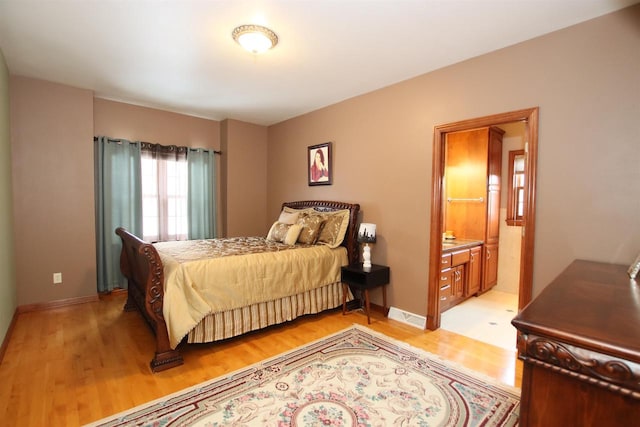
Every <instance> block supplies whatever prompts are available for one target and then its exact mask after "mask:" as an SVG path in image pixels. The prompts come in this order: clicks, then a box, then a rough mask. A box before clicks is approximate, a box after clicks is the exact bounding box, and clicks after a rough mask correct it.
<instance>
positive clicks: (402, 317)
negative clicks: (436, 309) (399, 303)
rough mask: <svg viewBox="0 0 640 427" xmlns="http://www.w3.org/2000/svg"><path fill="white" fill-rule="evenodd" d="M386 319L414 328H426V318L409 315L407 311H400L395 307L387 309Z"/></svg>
mask: <svg viewBox="0 0 640 427" xmlns="http://www.w3.org/2000/svg"><path fill="white" fill-rule="evenodd" d="M387 317H388V318H389V319H393V320H397V321H398V322H402V323H406V324H407V325H411V326H415V327H416V328H420V329H424V328H426V327H427V318H426V317H424V316H419V315H417V314H413V313H409V312H408V311H404V310H400V309H399V308H396V307H391V308H390V309H389V314H388V315H387Z"/></svg>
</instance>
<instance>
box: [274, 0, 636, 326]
mask: <svg viewBox="0 0 640 427" xmlns="http://www.w3.org/2000/svg"><path fill="white" fill-rule="evenodd" d="M638 22H640V6H634V7H632V8H628V9H625V10H622V11H620V12H617V13H614V14H610V15H606V16H603V17H601V18H598V19H595V20H592V21H589V22H586V23H583V24H580V25H577V26H575V27H571V28H568V29H565V30H562V31H558V32H555V33H552V34H549V35H546V36H543V37H540V38H536V39H534V40H530V41H527V42H524V43H521V44H518V45H515V46H512V47H509V48H506V49H502V50H500V51H496V52H493V53H490V54H487V55H483V56H480V57H477V58H474V59H471V60H468V61H465V62H462V63H459V64H456V65H453V66H451V67H447V68H445V69H441V70H438V71H435V72H432V73H428V74H425V75H422V76H419V77H416V78H414V79H411V80H408V81H405V82H402V83H399V84H397V85H394V86H391V87H387V88H384V89H381V90H378V91H375V92H371V93H368V94H365V95H362V96H359V97H356V98H353V99H350V100H347V101H344V102H342V103H339V104H336V105H333V106H330V107H327V108H324V109H321V110H318V111H315V112H312V113H310V114H306V115H304V116H301V117H297V118H294V119H291V120H288V121H286V122H283V123H280V124H277V125H274V126H272V127H270V128H269V152H268V200H267V202H268V209H267V213H268V214H269V215H271V216H272V217H275V216H276V215H277V213H278V211H279V209H280V204H281V203H282V201H283V200H291V199H308V198H311V199H335V200H346V201H353V202H359V203H360V204H361V206H362V211H363V220H365V221H367V222H373V223H377V224H378V236H379V238H378V241H377V243H376V244H375V245H374V247H373V251H372V259H373V262H379V263H382V264H388V265H390V266H391V272H392V273H391V280H392V282H391V286H390V287H389V289H388V294H389V302H390V304H391V305H393V306H396V307H398V308H400V309H403V310H406V311H410V312H413V313H416V314H421V315H425V314H426V301H427V280H428V262H429V261H428V260H429V247H428V245H429V238H430V236H429V219H430V212H431V205H430V196H431V188H432V179H431V173H432V166H431V163H432V150H433V128H434V126H436V125H439V124H445V123H451V122H456V121H459V120H463V119H470V118H474V117H482V116H487V115H491V114H496V113H501V112H507V111H513V110H518V109H522V108H528V107H534V106H539V107H540V127H539V131H540V134H539V147H540V152H539V157H538V189H537V190H538V191H537V221H536V233H535V240H536V249H535V254H534V256H535V258H534V289H533V291H534V295H535V294H538V293H539V292H540V291H541V290H542V288H543V287H544V286H546V284H547V283H549V281H550V280H551V279H553V277H555V276H556V275H557V274H558V273H559V272H560V271H561V270H562V269H563V268H564V267H565V266H566V265H567V264H568V263H569V262H571V261H572V260H573V259H575V258H585V259H592V260H601V261H607V262H615V263H630V262H631V261H632V260H633V258H634V257H635V256H636V255H637V254H638V252H640V221H638V220H637V212H638V200H640V186H639V185H638V182H640V168H638V165H637V162H638V158H640V144H639V143H638V142H639V141H638V117H640V104H639V103H638V93H640V72H639V70H640V50H639V49H638V46H640V31H638V24H637V23H638ZM612 47H615V48H612ZM326 141H333V143H334V184H333V185H332V186H317V187H308V186H307V171H306V147H307V146H309V145H312V144H317V143H321V142H326ZM376 298H377V301H375V300H376ZM373 299H374V301H375V302H377V303H381V297H380V294H379V293H378V294H376V295H374V296H373Z"/></svg>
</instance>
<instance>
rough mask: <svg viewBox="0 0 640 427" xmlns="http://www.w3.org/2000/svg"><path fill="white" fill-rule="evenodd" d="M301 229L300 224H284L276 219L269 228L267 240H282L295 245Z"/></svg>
mask: <svg viewBox="0 0 640 427" xmlns="http://www.w3.org/2000/svg"><path fill="white" fill-rule="evenodd" d="M301 230H302V227H301V226H300V225H298V224H284V223H281V222H278V221H276V222H274V223H273V225H272V226H271V229H270V230H269V234H268V235H267V240H272V241H274V242H282V243H284V244H285V245H295V244H296V241H297V240H298V235H300V231H301Z"/></svg>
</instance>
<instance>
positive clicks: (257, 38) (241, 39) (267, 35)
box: [231, 25, 278, 54]
mask: <svg viewBox="0 0 640 427" xmlns="http://www.w3.org/2000/svg"><path fill="white" fill-rule="evenodd" d="M231 36H232V37H233V39H234V40H235V41H236V42H238V44H239V45H240V46H242V47H243V48H245V49H246V50H248V51H249V52H251V53H253V54H258V53H263V52H266V51H267V50H269V49H271V48H272V47H274V46H275V45H277V44H278V36H277V35H276V33H274V32H273V31H271V30H270V29H268V28H267V27H263V26H261V25H240V26H239V27H236V28H234V30H233V32H232V33H231Z"/></svg>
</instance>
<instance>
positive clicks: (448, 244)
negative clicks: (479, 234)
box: [442, 239, 484, 254]
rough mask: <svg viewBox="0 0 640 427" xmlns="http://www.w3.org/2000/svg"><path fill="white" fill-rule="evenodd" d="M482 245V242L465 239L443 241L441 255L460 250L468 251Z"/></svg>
mask: <svg viewBox="0 0 640 427" xmlns="http://www.w3.org/2000/svg"><path fill="white" fill-rule="evenodd" d="M483 243H484V242H483V241H482V240H467V239H454V240H445V241H443V242H442V253H443V254H446V253H449V252H453V251H457V250H460V249H469V248H472V247H474V246H479V245H481V244H483Z"/></svg>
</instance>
